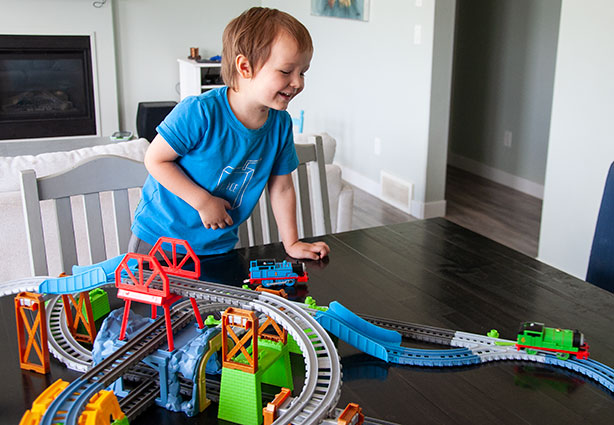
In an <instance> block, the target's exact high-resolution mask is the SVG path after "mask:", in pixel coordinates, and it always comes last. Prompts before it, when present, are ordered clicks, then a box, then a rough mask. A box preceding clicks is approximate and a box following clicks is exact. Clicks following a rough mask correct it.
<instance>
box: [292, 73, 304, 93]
mask: <svg viewBox="0 0 614 425" xmlns="http://www.w3.org/2000/svg"><path fill="white" fill-rule="evenodd" d="M290 85H291V86H292V87H294V88H296V89H297V90H299V91H300V90H302V89H303V86H304V85H305V82H304V81H303V79H302V78H301V76H300V75H294V76H293V78H292V81H291V82H290Z"/></svg>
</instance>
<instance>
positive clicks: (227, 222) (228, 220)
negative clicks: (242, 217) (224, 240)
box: [224, 214, 234, 226]
mask: <svg viewBox="0 0 614 425" xmlns="http://www.w3.org/2000/svg"><path fill="white" fill-rule="evenodd" d="M224 222H225V223H226V224H227V225H229V226H232V223H234V221H232V217H230V216H229V215H228V214H226V217H224Z"/></svg>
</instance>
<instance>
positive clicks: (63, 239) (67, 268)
mask: <svg viewBox="0 0 614 425" xmlns="http://www.w3.org/2000/svg"><path fill="white" fill-rule="evenodd" d="M55 211H56V215H57V220H58V227H57V229H58V240H59V241H60V259H61V260H60V261H61V263H62V271H63V272H64V273H70V272H71V269H72V266H73V264H78V261H77V246H76V243H75V230H74V220H73V215H72V208H71V205H70V198H68V197H64V198H59V199H56V200H55Z"/></svg>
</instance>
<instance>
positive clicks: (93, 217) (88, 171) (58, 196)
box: [21, 155, 148, 276]
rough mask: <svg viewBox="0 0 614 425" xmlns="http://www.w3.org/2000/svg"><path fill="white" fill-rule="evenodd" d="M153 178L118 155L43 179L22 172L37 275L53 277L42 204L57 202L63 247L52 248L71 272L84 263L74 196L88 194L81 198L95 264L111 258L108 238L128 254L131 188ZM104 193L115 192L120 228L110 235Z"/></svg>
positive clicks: (115, 217) (138, 164)
mask: <svg viewBox="0 0 614 425" xmlns="http://www.w3.org/2000/svg"><path fill="white" fill-rule="evenodd" d="M147 175H148V173H147V170H146V169H145V165H144V164H143V163H142V162H138V161H134V160H132V159H128V158H125V157H120V156H115V155H101V156H93V157H91V158H89V159H86V160H84V161H82V162H80V163H78V164H76V165H75V166H74V167H72V168H70V169H68V170H66V171H63V172H60V173H57V174H54V175H51V176H46V177H41V178H37V177H36V173H35V171H34V170H23V171H21V196H22V201H23V210H24V216H25V221H26V232H27V237H28V249H29V254H30V266H31V270H32V272H33V273H34V275H35V276H44V275H48V274H49V272H48V270H49V267H48V264H47V249H46V247H45V245H46V243H45V236H44V233H43V222H42V216H41V208H40V207H41V201H45V200H53V201H54V203H55V211H56V213H57V223H56V224H57V230H58V239H59V246H53V247H52V246H49V247H48V248H49V249H50V250H59V253H60V261H61V265H62V270H63V271H64V272H65V273H71V269H72V266H73V265H75V264H78V259H77V244H76V242H75V240H76V237H75V236H76V233H75V227H77V228H78V227H79V225H78V224H77V223H75V222H74V220H73V206H72V204H73V203H71V197H76V196H79V195H83V196H82V197H78V198H77V199H79V198H80V199H82V205H83V209H84V211H85V221H86V224H85V229H84V231H85V234H86V240H87V249H88V251H89V255H90V257H91V261H92V263H97V262H100V261H103V260H105V259H107V253H106V243H105V237H108V238H114V239H113V240H114V241H116V243H117V246H118V248H119V252H120V253H123V252H126V251H127V248H128V241H129V239H130V225H131V212H130V202H129V197H128V189H130V188H140V187H142V186H143V183H144V182H145V179H146V178H147ZM101 192H112V202H111V204H112V206H111V207H109V209H111V210H112V214H110V215H111V216H112V217H113V221H114V223H115V226H114V231H110V230H107V234H105V230H104V227H103V215H105V217H106V216H108V215H107V214H104V213H105V212H106V209H105V210H104V211H103V207H104V205H103V207H101V202H100V193H101ZM75 224H77V226H75ZM81 227H83V226H81ZM107 228H108V226H107ZM108 233H115V234H114V235H109V234H108Z"/></svg>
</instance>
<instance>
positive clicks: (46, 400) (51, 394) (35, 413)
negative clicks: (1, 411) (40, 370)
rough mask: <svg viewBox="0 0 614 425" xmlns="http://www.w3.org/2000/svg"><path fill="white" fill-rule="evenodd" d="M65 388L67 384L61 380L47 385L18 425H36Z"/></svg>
mask: <svg viewBox="0 0 614 425" xmlns="http://www.w3.org/2000/svg"><path fill="white" fill-rule="evenodd" d="M67 386H68V382H66V381H62V380H61V379H58V380H57V381H55V382H54V383H53V384H51V385H49V386H48V387H47V389H46V390H45V391H43V392H42V393H41V395H39V396H38V397H36V400H34V403H32V409H30V410H26V413H24V415H23V416H22V418H21V421H19V425H38V424H39V423H40V421H41V419H42V418H43V415H44V414H45V412H46V411H47V409H48V408H49V405H50V404H51V402H52V401H53V400H55V399H56V397H57V396H58V395H59V394H60V393H61V392H62V391H64V388H66V387H67Z"/></svg>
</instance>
